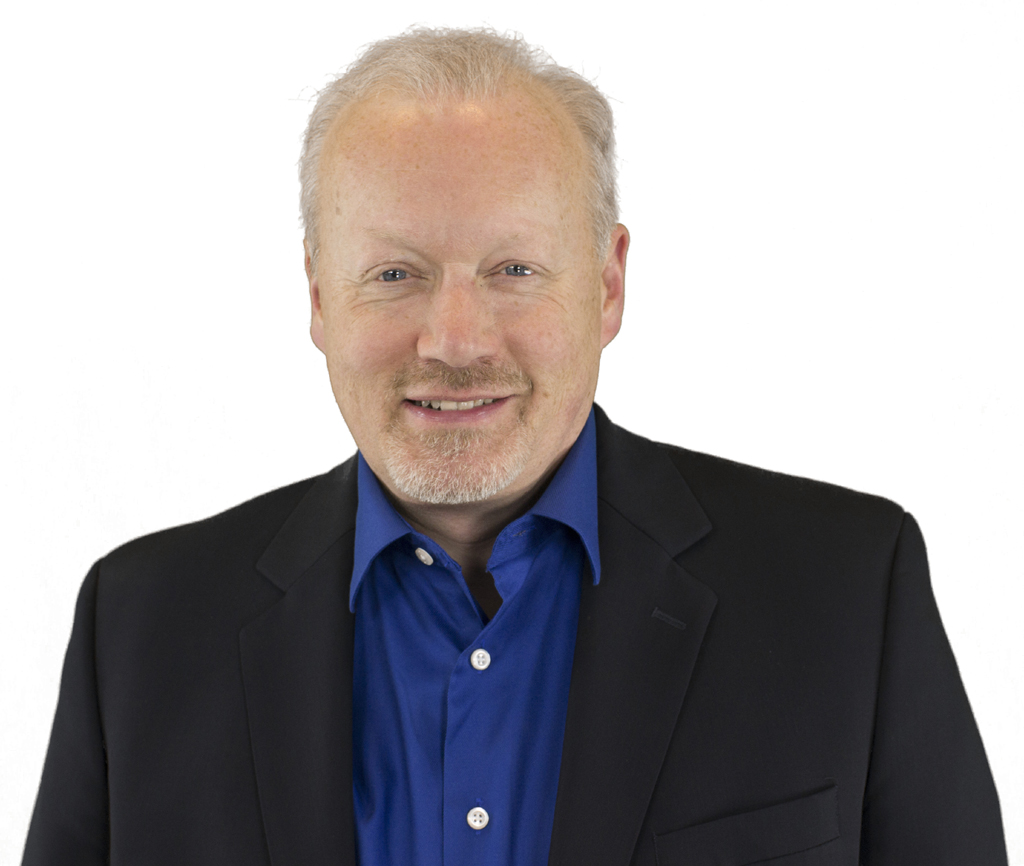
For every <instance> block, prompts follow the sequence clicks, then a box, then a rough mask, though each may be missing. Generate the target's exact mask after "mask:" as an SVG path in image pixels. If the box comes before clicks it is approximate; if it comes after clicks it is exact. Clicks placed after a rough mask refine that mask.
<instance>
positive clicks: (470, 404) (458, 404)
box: [416, 397, 494, 412]
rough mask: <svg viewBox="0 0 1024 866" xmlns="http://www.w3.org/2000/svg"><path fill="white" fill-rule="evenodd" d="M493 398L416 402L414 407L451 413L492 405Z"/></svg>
mask: <svg viewBox="0 0 1024 866" xmlns="http://www.w3.org/2000/svg"><path fill="white" fill-rule="evenodd" d="M493 402H494V398H493V397H491V398H490V399H488V400H458V401H456V400H417V401H416V405H417V406H422V407H423V408H424V409H426V408H427V407H428V406H429V407H430V408H431V409H439V410H440V411H442V412H451V411H452V410H455V409H459V410H462V409H475V408H476V407H477V406H486V405H487V404H488V403H493Z"/></svg>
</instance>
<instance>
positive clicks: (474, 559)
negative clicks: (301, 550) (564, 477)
mask: <svg viewBox="0 0 1024 866" xmlns="http://www.w3.org/2000/svg"><path fill="white" fill-rule="evenodd" d="M558 462H559V463H560V462H561V461H558ZM557 468H558V464H557V463H556V465H555V466H552V467H551V468H550V469H549V470H548V471H547V472H546V473H545V474H544V475H543V477H541V478H540V479H539V480H538V481H537V482H536V483H535V484H533V485H532V486H531V487H530V488H529V489H528V490H526V491H525V492H519V493H513V494H512V495H507V494H506V495H504V496H502V495H499V496H496V497H492V498H490V499H486V500H483V501H481V502H468V503H465V504H462V505H431V504H428V503H425V502H416V501H411V500H408V499H400V498H399V497H397V496H395V494H394V493H393V492H392V491H391V490H389V489H388V488H387V486H385V489H386V490H388V494H389V496H390V498H391V501H392V504H393V505H394V506H395V510H396V511H398V513H399V514H401V515H402V517H404V518H405V519H406V520H407V521H409V523H410V524H411V525H412V527H413V528H414V529H416V531H417V532H422V533H423V534H424V535H426V536H429V537H430V538H432V539H433V540H434V541H436V542H437V543H438V544H439V545H440V546H441V547H442V548H443V549H444V551H445V553H447V554H448V555H449V556H450V557H451V558H452V559H454V560H455V561H456V562H457V563H458V564H459V566H460V567H461V568H462V572H463V574H465V575H466V576H467V577H472V576H478V575H482V574H484V573H485V572H486V571H487V561H488V560H489V559H490V558H491V550H492V549H493V547H494V542H495V539H497V537H498V534H499V533H500V532H501V530H503V529H504V528H505V527H506V526H508V525H509V524H510V523H511V522H512V521H513V520H515V519H516V518H518V517H521V516H522V515H523V514H525V513H526V512H527V511H529V510H530V508H532V507H533V504H534V503H535V502H536V501H537V500H538V499H539V498H540V495H541V493H543V492H544V488H545V487H547V485H548V482H549V481H550V480H551V478H552V476H553V475H554V473H555V470H556V469H557Z"/></svg>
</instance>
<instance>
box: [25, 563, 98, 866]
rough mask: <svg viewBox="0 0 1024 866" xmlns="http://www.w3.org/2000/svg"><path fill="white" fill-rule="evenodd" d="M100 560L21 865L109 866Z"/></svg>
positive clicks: (82, 603)
mask: <svg viewBox="0 0 1024 866" xmlns="http://www.w3.org/2000/svg"><path fill="white" fill-rule="evenodd" d="M99 570H100V569H99V563H97V564H96V565H95V566H93V568H92V570H91V571H90V572H89V574H88V576H87V577H86V579H85V582H84V583H83V584H82V589H81V591H80V592H79V595H78V603H77V605H76V608H75V622H74V626H73V628H72V631H71V642H70V644H69V645H68V651H67V655H66V656H65V658H64V670H63V673H62V674H61V682H60V697H59V698H58V701H57V713H56V716H55V717H54V721H53V730H52V731H51V734H50V745H49V748H48V750H47V753H46V762H45V764H44V766H43V777H42V781H41V782H40V785H39V795H38V797H37V798H36V805H35V811H34V812H33V815H32V822H31V824H30V825H29V831H28V839H27V841H26V843H25V856H24V860H23V866H58V864H60V866H64V864H69V863H74V864H76V866H101V864H106V863H108V862H109V847H110V846H109V836H110V834H109V815H108V806H107V801H108V798H107V762H106V750H105V748H104V743H103V731H102V725H101V721H100V711H99V702H98V692H97V680H96V627H95V623H96V589H97V582H98V577H99Z"/></svg>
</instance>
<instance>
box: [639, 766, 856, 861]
mask: <svg viewBox="0 0 1024 866" xmlns="http://www.w3.org/2000/svg"><path fill="white" fill-rule="evenodd" d="M838 791H839V789H838V788H837V786H836V785H835V783H833V784H831V785H830V786H829V787H827V788H825V789H824V790H821V791H818V792H817V793H815V794H810V795H808V796H806V797H800V798H798V799H796V800H789V801H787V802H785V803H779V804H778V805H775V806H768V807H767V808H765V809H755V810H754V811H752V812H742V813H741V814H739V815H730V816H729V817H728V818H719V819H718V820H716V821H708V822H707V823H705V824H697V825H695V826H693V827H686V828H684V829H682V830H675V831H673V832H671V833H662V834H657V833H656V834H655V835H654V849H655V853H656V854H657V862H658V864H659V866H672V864H677V863H678V864H686V866H749V864H752V863H761V862H762V861H765V860H772V859H773V858H775V857H784V856H785V855H787V854H798V853H799V852H801V851H806V850H808V849H809V848H815V847H817V846H818V845H824V844H825V843H826V842H831V841H832V840H833V839H837V838H839V800H838Z"/></svg>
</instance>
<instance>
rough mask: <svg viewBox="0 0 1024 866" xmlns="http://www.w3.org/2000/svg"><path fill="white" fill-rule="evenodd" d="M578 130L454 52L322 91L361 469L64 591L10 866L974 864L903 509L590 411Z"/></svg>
mask: <svg viewBox="0 0 1024 866" xmlns="http://www.w3.org/2000/svg"><path fill="white" fill-rule="evenodd" d="M611 130H612V124H611V115H610V111H609V109H608V106H607V103H606V102H605V100H604V99H603V97H601V95H600V94H599V93H598V92H597V91H596V90H595V89H594V88H593V87H592V86H591V85H589V84H588V83H587V82H585V81H583V80H582V79H580V78H579V77H578V76H576V75H574V74H573V73H571V72H569V71H567V70H564V69H561V68H559V67H557V66H555V65H554V64H551V63H549V62H548V61H547V60H546V59H544V58H542V57H540V56H539V55H538V54H536V53H534V52H532V51H531V50H530V49H528V48H527V47H526V46H524V45H523V44H522V43H519V42H516V41H512V40H506V39H504V38H502V37H498V36H496V35H494V34H491V33H488V32H471V33H466V32H458V31H455V32H434V31H414V32H411V33H409V34H406V35H405V36H403V37H399V38H397V39H393V40H388V41H385V42H382V43H379V44H377V45H375V46H372V47H371V48H370V49H369V50H368V51H367V52H366V53H365V54H364V55H363V57H362V58H361V59H360V60H359V61H358V62H357V63H356V64H355V65H354V66H353V67H351V68H350V70H349V71H348V72H347V73H346V74H345V75H344V76H342V78H341V79H339V81H338V82H337V83H336V84H335V85H333V86H332V87H329V88H328V89H327V90H326V91H325V92H324V93H323V94H322V95H321V98H320V100H319V102H318V104H317V107H316V109H315V110H314V112H313V116H312V118H311V120H310V124H309V128H308V131H307V137H306V145H305V149H304V154H303V160H302V164H301V179H302V185H303V198H302V202H303V215H304V219H305V224H306V272H307V275H308V277H309V292H310V299H311V308H312V325H311V333H312V338H313V341H314V343H315V344H316V345H317V346H318V348H320V349H321V350H322V351H323V352H324V354H325V355H326V358H327V365H328V370H329V373H330V377H331V383H332V387H333V390H334V393H335V397H336V399H337V402H338V405H339V407H340V409H341V412H342V414H343V416H344V418H345V421H346V423H347V424H348V426H349V428H350V430H351V431H352V435H353V437H354V438H355V440H356V442H357V444H358V446H359V455H358V456H357V457H356V458H353V459H351V460H349V461H347V462H346V463H344V464H342V465H341V466H339V467H337V468H336V469H334V470H332V471H331V472H329V473H328V474H326V475H324V476H322V477H320V478H315V479H311V480H308V481H304V482H300V483H299V484H296V485H293V486H291V487H288V488H284V489H282V490H278V491H274V492H272V493H269V494H266V495H265V496H263V497H260V498H258V499H256V500H253V501H252V502H249V503H246V504H244V505H242V506H239V507H238V508H235V509H232V510H231V511H228V512H225V513H224V514H221V515H218V516H217V517H214V518H211V519H210V520H207V521H203V522H201V523H198V524H193V525H190V526H185V527H179V528H177V529H172V530H169V531H167V532H163V533H159V534H157V535H154V536H150V537H148V538H144V539H140V540H137V541H135V542H132V543H130V544H128V545H126V546H125V547H123V548H121V549H119V550H117V551H115V552H114V553H112V554H110V555H109V556H107V557H105V558H104V559H103V560H101V561H100V562H99V563H97V564H96V566H94V568H93V570H92V571H91V572H90V574H89V576H88V577H87V579H86V581H85V584H84V585H83V589H82V593H81V596H80V599H79V604H78V610H77V613H76V621H75V627H74V631H73V634H72V638H71V644H70V647H69V650H68V656H67V660H66V663H65V670H64V675H63V679H62V685H61V697H60V702H59V705H58V709H57V715H56V719H55V722H54V729H53V734H52V739H51V745H50V750H49V753H48V756H47V761H46V766H45V769H44V773H43V780H42V783H41V787H40V793H39V799H38V801H37V805H36V811H35V816H34V818H33V824H32V827H31V830H30V832H29V838H28V843H27V847H26V855H25V863H26V864H56V863H68V862H74V863H84V864H91V863H106V862H111V863H114V864H117V863H133V864H134V863H147V864H149V863H168V864H171V863H173V864H181V863H190V864H191V863H211V864H213V863H216V864H226V863H239V864H242V863H245V864H255V863H271V864H275V866H281V864H292V863H294V864H318V863H325V864H327V863H330V864H339V863H342V864H343V863H356V862H358V863H360V864H362V866H368V864H390V863H401V864H405V863H429V864H434V863H438V864H439V863H445V864H461V863H487V864H491V863H495V864H497V863H502V864H505V863H508V864H533V863H543V862H545V861H547V862H550V863H553V864H554V863H557V864H588V866H589V864H609V866H610V864H629V863H637V864H642V863H649V864H654V863H658V864H663V866H664V864H672V863H680V864H683V863H685V864H712V863H721V864H726V863H727V864H747V863H755V862H763V861H769V860H770V861H772V862H778V863H780V864H782V863H786V864H826V863H828V864H857V863H866V864H901V866H902V864H915V863H921V864H925V863H927V864H935V863H971V864H997V863H1005V853H1004V850H1003V844H1002V836H1001V826H1000V818H999V811H998V803H997V800H996V795H995V790H994V787H993V784H992V780H991V776H990V774H989V771H988V768H987V765H986V760H985V756H984V752H983V749H982V746H981V742H980V739H979V737H978V734H977V730H976V728H975V726H974V722H973V719H972V717H971V713H970V709H969V707H968V705H967V701H966V697H965V695H964V692H963V689H962V686H961V684H960V681H959V677H958V674H957V671H956V665H955V662H954V660H953V658H952V655H951V653H950V651H949V647H948V644H947V642H946V640H945V636H944V634H943V631H942V626H941V623H940V621H939V618H938V614H937V611H936V609H935V605H934V601H933V599H932V596H931V592H930V588H929V585H928V575H927V567H926V563H925V554H924V547H923V543H922V540H921V536H920V534H919V532H918V530H917V527H916V524H915V523H914V521H913V519H912V518H911V517H910V516H909V515H907V514H905V513H904V512H902V511H901V510H900V509H899V508H898V507H897V506H895V505H893V504H891V503H887V502H885V501H882V500H878V499H875V498H872V497H868V496H864V495H861V494H855V493H851V492H849V491H844V490H841V489H839V488H835V487H831V486H827V485H822V484H818V483H815V482H809V481H804V480H800V479H794V478H787V477H784V476H778V475H774V474H771V473H767V472H763V471H760V470H756V469H751V468H749V467H744V466H740V465H737V464H732V463H728V462H726V461H722V460H719V459H716V458H711V457H707V456H704V455H700V454H695V453H692V452H687V451H685V450H682V449H678V448H673V447H671V446H665V445H658V444H655V443H652V442H649V441H647V440H644V439H641V438H639V437H637V436H634V435H632V434H630V433H628V432H626V431H625V430H623V429H621V428H618V427H616V426H614V425H613V424H612V423H611V422H610V421H609V420H608V419H607V417H605V416H604V415H603V414H602V413H601V412H600V411H599V410H597V409H596V408H595V407H593V398H594V393H595V388H596V383H597V373H598V365H599V360H600V354H601V351H602V349H603V348H604V347H605V346H606V345H607V344H608V342H609V341H611V340H612V339H613V338H614V336H615V335H616V333H617V331H618V329H619V325H620V322H621V315H622V306H623V290H624V272H625V261H626V251H627V247H628V234H627V232H626V230H625V228H624V227H623V226H621V225H618V224H617V218H616V207H615V186H614V170H613V167H614V156H613V146H612V135H611Z"/></svg>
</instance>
